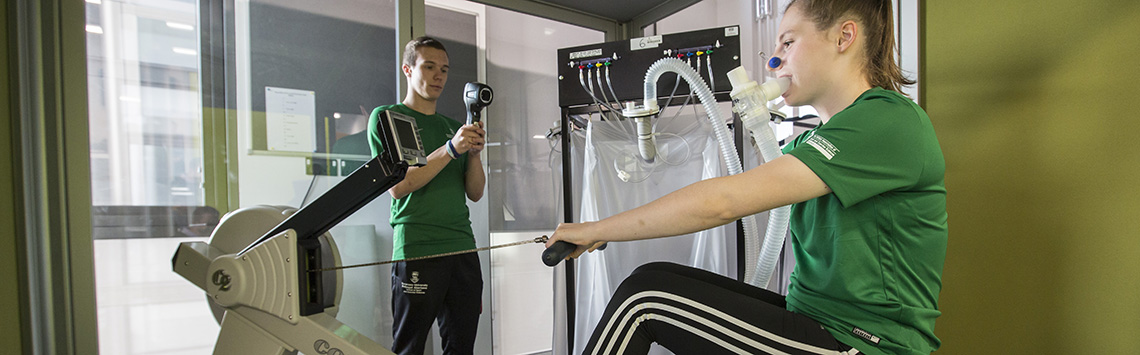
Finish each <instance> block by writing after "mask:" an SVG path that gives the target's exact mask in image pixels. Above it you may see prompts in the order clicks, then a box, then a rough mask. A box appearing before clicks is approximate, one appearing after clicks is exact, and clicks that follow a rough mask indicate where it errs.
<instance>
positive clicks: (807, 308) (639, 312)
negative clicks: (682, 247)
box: [548, 0, 948, 355]
mask: <svg viewBox="0 0 1140 355" xmlns="http://www.w3.org/2000/svg"><path fill="white" fill-rule="evenodd" d="M891 8H892V5H891V3H890V1H884V0H854V1H837V0H793V1H792V2H791V4H789V5H788V7H787V8H786V9H785V12H784V17H783V19H782V20H781V22H780V27H779V32H778V33H779V35H778V36H779V37H778V41H777V43H779V45H778V47H777V49H776V51H775V53H774V54H773V56H778V57H781V58H782V59H783V61H782V63H780V62H778V61H773V64H774V65H775V67H773V68H771V70H772V71H773V73H774V74H775V76H777V77H786V78H788V79H789V80H790V82H791V85H790V86H789V88H788V91H787V92H786V93H784V95H783V96H784V99H785V101H786V102H787V104H788V105H791V106H800V105H811V106H813V107H814V108H815V109H816V111H818V112H819V116H820V118H821V119H822V122H823V123H822V124H821V125H820V127H818V128H816V129H814V130H811V131H809V132H806V133H804V134H803V135H801V136H799V137H797V138H796V139H795V141H794V142H792V143H791V144H789V145H788V147H786V148H785V152H786V153H787V154H786V155H784V156H781V157H779V158H776V159H773V160H772V161H771V162H768V163H765V164H763V165H761V166H759V167H756V168H753V169H751V170H749V171H746V172H744V173H742V174H737V175H732V176H726V177H721V178H716V179H709V180H705V181H701V182H698V183H695V184H692V185H690V186H687V187H685V188H682V189H680V190H678V191H676V192H674V193H672V194H669V195H667V196H665V197H662V198H660V199H658V200H656V201H653V202H651V203H649V204H647V205H645V206H642V207H639V208H636V209H633V210H629V211H626V212H623V213H621V214H618V215H615V216H613V217H610V218H607V219H604V220H601V221H598V222H592V223H576V224H562V225H560V226H559V227H558V229H557V230H556V231H555V232H554V234H553V235H552V236H551V238H550V242H549V243H548V245H551V244H553V243H554V242H556V241H559V240H561V241H567V242H570V243H574V244H577V245H578V246H579V247H578V250H577V251H575V253H574V254H572V256H573V257H577V256H578V255H581V253H582V252H585V251H587V250H593V248H595V247H596V246H598V245H600V243H601V242H608V241H622V240H637V239H648V238H658V237H665V236H673V235H679V234H687V233H692V232H695V231H699V230H703V229H707V228H711V227H715V226H719V225H723V224H726V223H729V222H732V221H735V220H737V219H739V218H741V217H743V216H746V215H751V214H755V213H758V212H762V211H765V210H769V209H772V208H775V207H779V206H783V205H788V204H792V217H791V231H792V249H793V252H794V254H795V257H796V265H795V269H794V270H793V272H792V276H791V280H790V281H791V285H790V287H789V289H788V294H787V297H784V296H781V295H779V294H776V293H773V292H769V291H767V290H763V289H760V288H756V287H752V286H750V285H747V284H744V283H742V282H738V281H736V280H732V279H729V278H727V277H724V276H721V275H716V274H713V273H710V272H707V271H704V270H698V269H694V268H689V267H685V266H681V265H676V264H668V263H653V264H647V265H643V266H642V267H640V268H638V269H637V270H635V271H634V272H633V274H631V275H630V276H629V277H628V278H626V280H625V281H623V282H622V285H621V286H619V287H618V289H617V291H616V292H615V293H614V296H613V298H612V299H611V300H610V303H609V305H608V306H607V308H606V312H605V314H604V315H603V316H602V319H601V321H600V322H599V323H598V324H597V326H596V328H595V329H594V333H593V335H592V336H591V339H590V342H589V344H587V346H586V353H587V354H629V353H634V354H644V353H646V352H648V349H649V344H651V343H659V344H661V345H662V346H665V347H666V348H668V349H670V350H672V351H673V352H674V353H676V354H717V353H738V354H739V353H752V354H758V353H768V354H771V353H791V354H857V353H865V354H876V355H878V354H929V353H930V352H932V351H934V350H936V349H938V347H939V345H940V341H939V339H938V338H937V337H936V336H935V335H934V320H935V318H937V317H938V316H939V315H940V314H941V313H940V312H939V311H938V293H939V292H940V291H941V288H942V267H943V263H944V260H945V256H946V242H947V237H948V234H947V216H946V189H945V187H944V175H945V161H944V159H943V156H942V151H941V148H940V147H939V145H938V140H937V138H936V137H935V135H934V129H933V127H932V125H931V123H930V118H929V117H927V115H926V113H925V112H924V111H923V110H922V109H921V108H920V107H918V105H916V104H914V102H912V101H910V100H909V99H907V98H906V97H904V96H902V95H901V94H899V93H898V90H899V88H900V87H901V86H902V85H904V84H913V81H910V80H907V79H906V78H905V77H903V75H902V73H901V70H899V68H898V66H897V64H896V63H895V61H894V58H895V57H894V47H893V45H894V40H893V38H894V35H893V31H892V28H891V23H892V18H893V16H892V14H891Z"/></svg>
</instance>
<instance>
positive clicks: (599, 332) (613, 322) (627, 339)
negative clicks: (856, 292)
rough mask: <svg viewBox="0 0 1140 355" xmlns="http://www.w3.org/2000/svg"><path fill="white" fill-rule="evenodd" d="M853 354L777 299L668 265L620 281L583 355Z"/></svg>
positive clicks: (654, 266) (761, 291)
mask: <svg viewBox="0 0 1140 355" xmlns="http://www.w3.org/2000/svg"><path fill="white" fill-rule="evenodd" d="M652 343H658V344H660V345H661V346H664V347H665V348H667V349H669V350H670V351H672V352H673V353H675V354H679V355H680V354H837V355H838V354H854V353H856V352H857V351H855V350H853V349H851V347H850V346H846V345H843V344H842V343H840V342H839V341H837V340H835V338H834V337H832V336H831V334H830V333H828V332H827V331H826V330H824V329H823V327H822V326H820V325H819V323H817V322H816V321H814V320H812V319H811V318H808V317H806V316H803V315H799V314H796V313H792V312H789V311H788V310H786V309H785V301H784V297H783V296H780V295H779V294H776V293H773V292H770V291H767V290H764V289H761V288H758V287H753V286H751V285H748V284H745V283H742V282H739V281H736V280H733V279H730V278H727V277H724V276H721V275H717V274H714V273H711V272H708V271H705V270H701V269H696V268H691V267H687V266H682V265H677V264H671V263H663V262H658V263H650V264H645V265H642V266H641V267H638V268H637V270H634V272H633V274H631V275H629V277H628V278H626V279H625V281H622V283H621V286H619V287H618V289H617V291H616V292H615V293H614V296H613V298H611V299H610V302H609V304H608V305H607V306H606V311H605V314H604V315H603V316H602V319H601V321H600V322H599V323H598V324H597V326H596V327H595V328H594V333H593V335H591V336H590V342H589V344H588V345H587V346H586V350H585V352H584V354H586V355H592V354H645V353H647V352H648V351H649V345H650V344H652Z"/></svg>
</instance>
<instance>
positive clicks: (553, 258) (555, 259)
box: [542, 240, 610, 266]
mask: <svg viewBox="0 0 1140 355" xmlns="http://www.w3.org/2000/svg"><path fill="white" fill-rule="evenodd" d="M609 245H610V244H609V243H605V244H602V246H600V247H598V250H606V246H609ZM575 249H578V246H577V245H574V244H573V243H570V242H564V241H561V240H559V241H557V242H554V245H551V246H550V247H549V248H546V250H545V251H543V252H542V263H543V264H546V266H554V265H558V263H559V262H561V261H562V260H564V259H566V257H567V256H570V253H573V252H574V250H575Z"/></svg>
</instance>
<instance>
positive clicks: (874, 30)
mask: <svg viewBox="0 0 1140 355" xmlns="http://www.w3.org/2000/svg"><path fill="white" fill-rule="evenodd" d="M792 6H799V9H800V10H801V11H803V13H804V17H806V18H809V19H811V20H812V22H813V23H815V27H816V29H818V30H820V31H822V30H825V29H827V28H828V27H831V26H832V25H835V24H836V22H838V21H841V20H848V19H851V20H855V22H858V23H862V24H863V31H862V32H863V33H864V34H865V35H864V37H863V38H866V39H867V40H866V41H865V42H866V53H865V54H866V55H865V56H864V59H865V61H866V64H865V65H864V69H865V70H866V74H867V81H868V82H869V83H870V84H871V86H872V87H875V86H878V87H882V88H884V89H888V90H894V91H897V92H902V87H903V86H906V85H914V83H915V81H914V80H911V79H907V77H906V76H904V75H903V73H902V68H900V67H899V65H898V62H896V61H895V30H894V27H893V26H892V23H893V20H894V14H893V10H892V9H893V8H894V6H892V4H891V1H890V0H792V2H791V3H789V4H788V6H787V7H785V8H784V12H787V11H788V9H790V8H791V7H792Z"/></svg>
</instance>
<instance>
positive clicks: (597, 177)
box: [574, 112, 734, 354]
mask: <svg viewBox="0 0 1140 355" xmlns="http://www.w3.org/2000/svg"><path fill="white" fill-rule="evenodd" d="M670 113H671V112H670ZM658 120H660V121H659V122H658V127H657V129H656V130H655V131H656V132H658V133H659V134H658V135H657V136H656V140H657V150H658V156H657V158H656V159H655V161H654V162H653V163H647V162H645V161H643V160H641V158H639V157H638V149H637V139H636V135H635V134H634V133H633V126H632V125H631V124H628V123H625V124H624V125H623V124H621V123H611V121H605V122H600V121H598V120H591V123H590V124H589V125H588V127H587V130H586V143H585V145H584V147H582V149H584V151H582V153H583V154H584V155H583V157H584V164H583V165H584V166H583V168H582V169H581V171H580V172H581V177H582V204H581V210H580V213H579V216H580V219H579V220H580V221H596V220H599V219H603V218H606V217H609V216H612V215H615V214H618V213H620V212H623V211H626V210H629V209H633V208H635V207H638V206H641V205H644V204H646V203H648V202H650V201H653V200H655V199H657V198H660V197H662V196H665V195H666V194H668V193H670V192H673V191H675V190H677V189H680V188H682V187H684V186H686V185H689V184H692V183H694V182H697V181H700V180H704V179H708V178H712V177H716V176H720V175H721V171H723V168H722V165H723V164H722V163H721V161H720V154H719V153H718V152H717V149H718V146H717V142H716V138H715V136H713V135H712V130H711V129H710V126H709V124H708V122H707V118H706V117H704V116H703V115H702V116H700V117H696V116H694V115H692V114H690V115H682V116H680V117H672V116H670V117H666V118H660V119H658ZM670 128H673V129H670ZM731 226H734V225H733V224H730V225H729V227H731ZM725 228H727V227H718V228H713V229H710V230H706V231H702V232H698V233H694V234H688V235H683V236H677V237H670V238H659V239H652V240H642V241H636V242H621V243H610V245H609V246H608V247H607V248H606V249H605V250H602V251H595V252H594V253H591V254H585V255H583V256H582V257H581V258H579V259H578V261H577V262H576V263H575V265H576V267H577V270H576V272H575V277H576V280H575V286H576V290H575V303H576V305H577V307H576V314H575V315H574V317H575V321H574V327H575V331H574V353H575V354H580V353H582V350H583V348H584V347H585V345H586V343H587V342H588V341H589V339H590V335H591V334H592V333H593V330H594V326H595V325H596V324H597V323H598V321H599V319H600V318H601V316H602V313H603V312H604V311H605V308H606V304H607V302H609V299H610V296H611V295H612V294H613V292H614V291H615V290H616V289H617V287H618V285H619V284H620V283H621V282H622V280H624V279H625V278H626V277H627V276H629V274H630V273H631V272H633V270H634V269H635V268H637V267H638V266H640V265H642V264H645V263H648V262H653V261H669V262H674V263H678V264H683V265H690V266H694V267H698V268H701V269H705V270H709V271H712V272H715V273H718V274H722V275H727V274H728V269H729V265H728V261H729V255H728V253H729V248H728V247H729V245H730V242H729V241H728V240H726V236H725ZM603 239H604V236H603Z"/></svg>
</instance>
